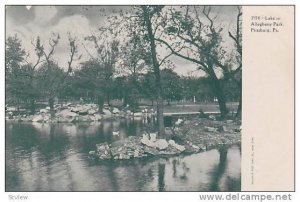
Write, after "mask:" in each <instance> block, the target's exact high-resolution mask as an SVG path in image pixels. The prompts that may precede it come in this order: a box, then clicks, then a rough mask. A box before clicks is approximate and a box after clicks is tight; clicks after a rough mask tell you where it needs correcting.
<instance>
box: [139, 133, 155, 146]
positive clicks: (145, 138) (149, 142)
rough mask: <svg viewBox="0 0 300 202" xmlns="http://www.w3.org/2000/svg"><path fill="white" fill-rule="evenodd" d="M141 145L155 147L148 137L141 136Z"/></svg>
mask: <svg viewBox="0 0 300 202" xmlns="http://www.w3.org/2000/svg"><path fill="white" fill-rule="evenodd" d="M141 143H142V144H144V145H146V146H148V147H155V144H154V143H153V142H151V141H150V140H149V139H148V135H145V134H143V138H142V139H141Z"/></svg>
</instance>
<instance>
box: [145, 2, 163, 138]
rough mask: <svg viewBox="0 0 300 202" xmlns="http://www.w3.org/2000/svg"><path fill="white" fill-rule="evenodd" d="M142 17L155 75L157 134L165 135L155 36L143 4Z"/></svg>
mask: <svg viewBox="0 0 300 202" xmlns="http://www.w3.org/2000/svg"><path fill="white" fill-rule="evenodd" d="M142 8H143V15H144V16H143V17H144V21H145V23H146V27H147V34H148V38H149V41H150V48H151V58H152V63H153V64H152V65H153V69H154V75H155V87H156V90H157V126H158V128H157V129H158V136H160V137H165V125H164V115H163V110H164V109H163V106H164V103H163V99H162V89H161V78H160V69H159V63H158V60H157V53H156V44H155V38H154V35H153V30H152V24H151V18H150V14H149V11H148V10H147V8H146V6H143V7H142Z"/></svg>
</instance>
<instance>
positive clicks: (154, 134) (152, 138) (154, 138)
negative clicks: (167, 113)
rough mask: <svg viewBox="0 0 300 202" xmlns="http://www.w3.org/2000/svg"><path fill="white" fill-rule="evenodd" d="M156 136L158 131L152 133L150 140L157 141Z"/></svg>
mask: <svg viewBox="0 0 300 202" xmlns="http://www.w3.org/2000/svg"><path fill="white" fill-rule="evenodd" d="M156 136H157V134H156V133H150V141H151V142H155V141H156Z"/></svg>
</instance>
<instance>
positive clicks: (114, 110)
mask: <svg viewBox="0 0 300 202" xmlns="http://www.w3.org/2000/svg"><path fill="white" fill-rule="evenodd" d="M112 113H113V114H120V110H119V109H118V108H116V107H115V108H114V109H113V110H112Z"/></svg>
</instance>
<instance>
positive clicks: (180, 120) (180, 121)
mask: <svg viewBox="0 0 300 202" xmlns="http://www.w3.org/2000/svg"><path fill="white" fill-rule="evenodd" d="M182 123H183V120H182V119H177V121H176V122H175V125H176V126H179V125H181V124H182Z"/></svg>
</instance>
